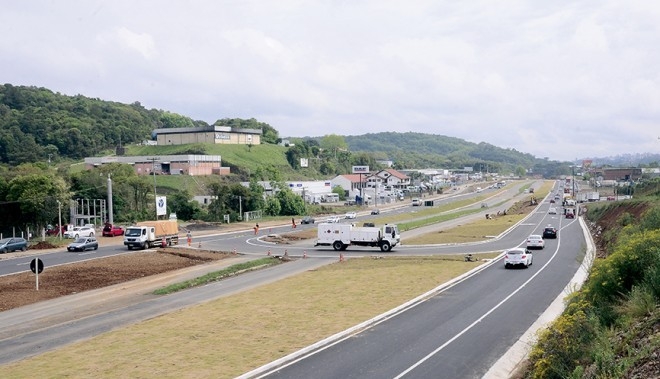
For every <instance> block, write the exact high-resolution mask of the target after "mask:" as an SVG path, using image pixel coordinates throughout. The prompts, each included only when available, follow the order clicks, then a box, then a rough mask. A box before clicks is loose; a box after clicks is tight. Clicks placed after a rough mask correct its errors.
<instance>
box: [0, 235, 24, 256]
mask: <svg viewBox="0 0 660 379" xmlns="http://www.w3.org/2000/svg"><path fill="white" fill-rule="evenodd" d="M17 250H20V251H25V250H27V240H26V239H25V238H21V237H13V238H3V239H1V240H0V253H10V252H12V251H17Z"/></svg>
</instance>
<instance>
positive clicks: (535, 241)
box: [527, 234, 545, 249]
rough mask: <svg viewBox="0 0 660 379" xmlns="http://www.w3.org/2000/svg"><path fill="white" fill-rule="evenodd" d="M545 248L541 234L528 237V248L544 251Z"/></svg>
mask: <svg viewBox="0 0 660 379" xmlns="http://www.w3.org/2000/svg"><path fill="white" fill-rule="evenodd" d="M544 247H545V241H544V240H543V236H541V235H540V234H532V235H530V236H529V237H527V248H528V249H543V248H544Z"/></svg>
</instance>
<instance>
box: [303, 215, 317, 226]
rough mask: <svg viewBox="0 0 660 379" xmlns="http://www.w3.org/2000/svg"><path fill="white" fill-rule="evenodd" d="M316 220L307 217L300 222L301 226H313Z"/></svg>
mask: <svg viewBox="0 0 660 379" xmlns="http://www.w3.org/2000/svg"><path fill="white" fill-rule="evenodd" d="M315 221H316V220H314V217H312V216H305V217H303V218H302V220H300V223H301V224H313V223H314V222H315Z"/></svg>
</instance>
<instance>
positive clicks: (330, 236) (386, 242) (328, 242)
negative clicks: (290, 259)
mask: <svg viewBox="0 0 660 379" xmlns="http://www.w3.org/2000/svg"><path fill="white" fill-rule="evenodd" d="M400 241H401V235H400V234H399V229H398V228H397V226H396V225H393V224H385V225H384V226H382V227H376V226H373V227H371V226H355V225H353V224H328V223H324V224H320V225H319V227H318V239H317V240H316V244H315V245H314V246H332V248H333V249H335V250H346V248H348V246H351V245H353V246H369V247H379V248H380V250H381V251H383V252H387V251H390V250H392V248H393V247H394V246H396V245H397V244H398V243H399V242H400Z"/></svg>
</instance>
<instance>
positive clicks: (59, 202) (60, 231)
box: [57, 200, 62, 240]
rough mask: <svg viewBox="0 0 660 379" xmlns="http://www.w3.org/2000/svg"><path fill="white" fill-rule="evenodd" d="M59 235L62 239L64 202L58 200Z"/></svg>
mask: <svg viewBox="0 0 660 379" xmlns="http://www.w3.org/2000/svg"><path fill="white" fill-rule="evenodd" d="M57 222H58V224H57V235H58V236H59V237H60V240H62V202H61V201H59V200H57Z"/></svg>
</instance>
